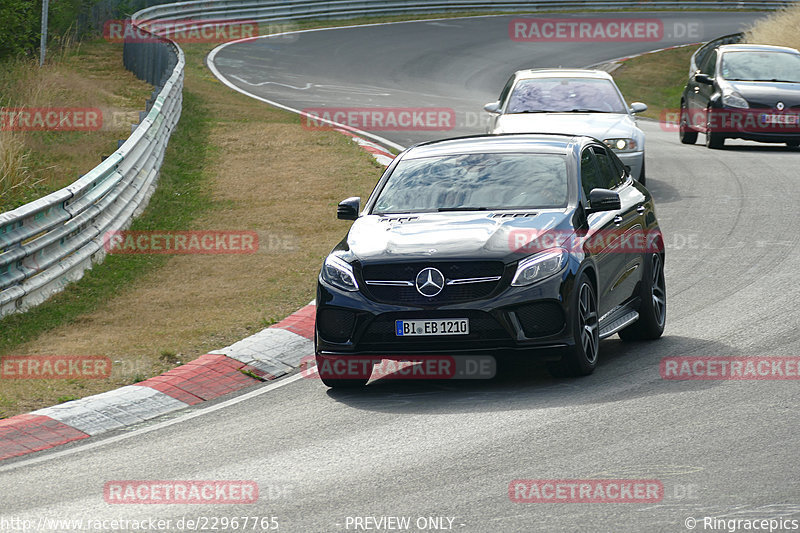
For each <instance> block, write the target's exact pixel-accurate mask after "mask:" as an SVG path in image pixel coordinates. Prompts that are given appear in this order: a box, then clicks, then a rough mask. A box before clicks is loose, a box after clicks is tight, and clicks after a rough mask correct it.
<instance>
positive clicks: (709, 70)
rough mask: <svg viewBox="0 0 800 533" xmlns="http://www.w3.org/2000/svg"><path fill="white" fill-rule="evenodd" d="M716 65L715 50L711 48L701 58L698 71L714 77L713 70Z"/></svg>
mask: <svg viewBox="0 0 800 533" xmlns="http://www.w3.org/2000/svg"><path fill="white" fill-rule="evenodd" d="M716 66H717V51H716V50H712V51H711V52H709V54H708V55H707V56H706V58H705V59H704V60H703V65H702V66H701V67H700V72H702V73H703V74H708V75H709V76H711V77H714V70H715V69H716Z"/></svg>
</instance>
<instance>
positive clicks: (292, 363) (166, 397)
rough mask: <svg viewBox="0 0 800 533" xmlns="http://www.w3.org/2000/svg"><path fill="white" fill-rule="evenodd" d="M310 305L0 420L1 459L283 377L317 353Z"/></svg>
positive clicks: (141, 420) (135, 422)
mask: <svg viewBox="0 0 800 533" xmlns="http://www.w3.org/2000/svg"><path fill="white" fill-rule="evenodd" d="M315 310H316V306H315V305H314V302H311V303H310V304H308V305H307V306H305V307H303V308H302V309H300V310H299V311H297V312H295V313H293V314H291V315H290V316H288V317H287V318H285V319H284V320H282V321H281V322H278V323H277V324H275V325H273V326H271V327H269V328H267V329H264V330H262V331H260V332H258V333H256V334H255V335H252V336H250V337H248V338H246V339H243V340H241V341H239V342H236V343H234V344H232V345H231V346H228V347H227V348H223V349H221V350H215V351H214V352H212V353H209V354H206V355H203V356H201V357H199V358H198V359H195V360H194V361H192V362H190V363H187V364H185V365H181V366H179V367H177V368H173V369H172V370H169V371H168V372H165V373H164V374H161V375H160V376H156V377H152V378H150V379H147V380H145V381H141V382H139V383H137V384H135V385H128V386H125V387H121V388H119V389H116V390H112V391H108V392H104V393H102V394H96V395H94V396H88V397H86V398H81V399H80V400H74V401H71V402H67V403H63V404H60V405H54V406H52V407H46V408H44V409H39V410H37V411H33V412H32V413H28V414H24V415H17V416H12V417H11V418H7V419H4V420H0V460H3V459H8V458H10V457H17V456H20V455H26V454H29V453H33V452H36V451H40V450H46V449H48V448H53V447H55V446H59V445H62V444H66V443H68V442H72V441H76V440H80V439H85V438H87V437H90V436H93V435H99V434H101V433H105V432H106V431H111V430H114V429H119V428H122V427H125V426H130V425H133V424H137V423H139V422H143V421H145V420H149V419H151V418H155V417H157V416H160V415H163V414H165V413H169V412H172V411H177V410H179V409H184V408H186V407H189V406H190V405H195V404H198V403H200V402H204V401H208V400H213V399H214V398H218V397H220V396H223V395H225V394H228V393H231V392H235V391H238V390H241V389H244V388H247V387H251V386H253V385H256V384H258V383H261V382H262V381H264V380H273V379H276V378H278V377H280V376H283V375H285V374H287V373H289V372H291V371H292V370H294V369H295V368H297V367H298V366H300V362H301V360H302V359H303V358H304V357H305V356H308V355H312V354H313V353H314V342H313V338H314V314H315Z"/></svg>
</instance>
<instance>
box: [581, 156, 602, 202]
mask: <svg viewBox="0 0 800 533" xmlns="http://www.w3.org/2000/svg"><path fill="white" fill-rule="evenodd" d="M581 187H583V193H584V194H585V195H586V198H588V197H589V193H590V192H591V191H592V189H598V188H599V189H602V188H604V185H603V184H602V178H601V177H600V169H598V168H597V162H596V161H595V157H594V154H593V153H592V149H591V148H585V149H584V150H583V152H582V153H581Z"/></svg>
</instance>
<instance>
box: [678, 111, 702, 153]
mask: <svg viewBox="0 0 800 533" xmlns="http://www.w3.org/2000/svg"><path fill="white" fill-rule="evenodd" d="M678 136H679V137H680V140H681V143H682V144H694V143H696V142H697V131H696V130H694V129H692V127H691V126H689V111H688V110H687V109H686V103H685V102H681V118H680V120H679V122H678Z"/></svg>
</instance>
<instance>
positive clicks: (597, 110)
mask: <svg viewBox="0 0 800 533" xmlns="http://www.w3.org/2000/svg"><path fill="white" fill-rule="evenodd" d="M568 112H569V113H611V111H602V110H600V109H586V108H575V109H570V110H569V111H568Z"/></svg>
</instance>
